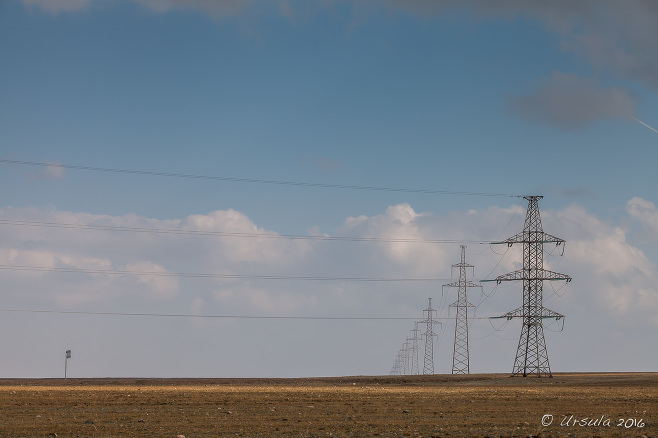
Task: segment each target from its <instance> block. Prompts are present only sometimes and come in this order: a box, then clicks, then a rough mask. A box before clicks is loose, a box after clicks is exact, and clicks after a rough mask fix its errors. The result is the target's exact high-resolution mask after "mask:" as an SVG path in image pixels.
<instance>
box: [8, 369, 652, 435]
mask: <svg viewBox="0 0 658 438" xmlns="http://www.w3.org/2000/svg"><path fill="white" fill-rule="evenodd" d="M657 411H658V373H591V374H580V373H578V374H575V373H570V374H556V375H555V376H554V378H552V379H546V378H542V379H537V378H530V377H527V378H522V377H514V378H510V377H508V376H507V375H500V374H487V375H482V374H480V375H470V376H446V375H435V376H413V377H412V376H407V377H403V376H395V377H344V378H315V379H69V380H67V381H64V380H56V379H42V380H27V379H8V380H0V437H48V436H51V437H54V436H57V437H77V436H80V437H172V438H175V437H176V436H177V435H179V434H182V435H185V436H186V437H187V438H193V437H228V436H246V437H273V436H295V437H317V436H334V437H336V436H338V437H351V436H363V437H366V436H384V437H401V436H405V437H444V436H445V437H486V436H490V437H509V436H514V437H528V436H541V437H565V438H566V437H569V436H576V437H581V436H582V437H617V436H618V437H641V436H646V437H652V436H656V435H657V432H658V426H657V425H658V416H657V415H656V412H657ZM548 414H551V415H553V423H552V424H551V425H550V426H546V427H545V426H542V424H541V423H542V418H543V416H544V415H548ZM571 415H573V418H571ZM565 416H566V417H565ZM602 417H603V420H602V421H601V418H602ZM584 418H588V420H585V425H580V423H581V420H583V419H584ZM565 419H570V420H569V421H568V425H566V424H564V423H565ZM606 419H607V420H608V421H609V425H607V424H606V421H605V420H606ZM629 419H630V420H629ZM596 420H598V424H596V423H597V422H596ZM640 420H641V421H642V423H643V427H639V426H637V425H635V424H637V423H638V422H639V421H640ZM620 421H621V422H622V423H623V424H622V425H621V426H620V425H618V424H619V423H620ZM574 422H577V424H573V423H574ZM561 423H562V424H563V425H560V424H561ZM629 425H632V426H631V427H628V428H627V427H626V426H629Z"/></svg>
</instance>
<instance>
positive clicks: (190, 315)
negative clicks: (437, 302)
mask: <svg viewBox="0 0 658 438" xmlns="http://www.w3.org/2000/svg"><path fill="white" fill-rule="evenodd" d="M0 312H14V313H52V314H58V315H98V316H138V317H141V316H148V317H160V318H211V319H212V318H215V319H299V320H326V321H333V320H340V321H346V320H352V321H397V320H404V321H407V320H416V319H418V318H409V317H398V316H384V317H379V316H259V315H197V314H193V313H126V312H89V311H82V310H36V309H0ZM434 319H449V318H434ZM472 319H489V318H484V317H480V318H472Z"/></svg>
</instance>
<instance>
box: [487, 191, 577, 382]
mask: <svg viewBox="0 0 658 438" xmlns="http://www.w3.org/2000/svg"><path fill="white" fill-rule="evenodd" d="M542 198H543V196H524V199H526V200H527V201H528V211H527V212H526V216H525V224H524V226H523V231H522V232H521V233H519V234H517V235H515V236H512V237H510V238H509V239H507V240H505V241H503V242H496V243H499V244H503V243H506V244H507V245H508V246H512V245H513V244H515V243H522V244H523V269H521V270H518V271H514V272H510V273H508V274H504V275H500V276H498V277H497V278H496V279H495V280H484V281H496V282H497V283H498V284H500V283H501V282H503V281H515V280H523V305H522V306H521V307H519V308H518V309H515V310H512V311H511V312H508V313H506V314H504V315H503V316H500V317H499V318H507V319H508V320H510V319H512V318H522V319H523V327H522V329H521V336H520V337H519V347H518V349H517V350H516V358H515V359H514V368H513V369H512V376H516V375H519V374H522V375H523V376H524V377H525V376H527V375H528V374H536V375H537V377H541V376H542V375H545V376H548V377H553V375H552V374H551V367H550V365H549V363H548V351H547V350H546V341H545V340H544V326H543V320H544V319H545V318H555V319H556V320H559V319H561V318H564V315H560V314H559V313H557V312H554V311H552V310H549V309H547V308H545V307H544V304H543V296H542V291H543V285H544V280H550V281H554V280H566V281H567V282H570V281H571V277H569V276H568V275H565V274H560V273H557V272H552V271H548V270H545V269H544V243H555V245H556V246H560V245H562V248H563V250H562V251H563V252H564V240H562V239H560V238H557V237H555V236H551V235H550V234H547V233H544V231H543V229H542V225H541V217H540V216H539V200H540V199H542Z"/></svg>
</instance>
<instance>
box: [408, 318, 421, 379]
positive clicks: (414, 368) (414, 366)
mask: <svg viewBox="0 0 658 438" xmlns="http://www.w3.org/2000/svg"><path fill="white" fill-rule="evenodd" d="M419 331H420V329H419V328H418V321H415V322H414V329H413V330H411V333H412V336H411V338H407V341H411V349H410V355H411V374H414V375H417V374H420V367H419V365H418V340H419V339H420V338H419V337H418V332H419Z"/></svg>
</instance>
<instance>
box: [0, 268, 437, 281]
mask: <svg viewBox="0 0 658 438" xmlns="http://www.w3.org/2000/svg"><path fill="white" fill-rule="evenodd" d="M0 269H2V270H12V271H38V272H67V273H74V274H109V275H136V276H156V277H188V278H224V279H250V280H301V281H357V282H358V281H363V282H415V281H418V282H422V281H444V280H445V278H386V277H340V276H338V277H323V276H312V275H251V274H213V273H201V272H158V271H129V270H118V269H83V268H65V267H49V266H21V265H0Z"/></svg>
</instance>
